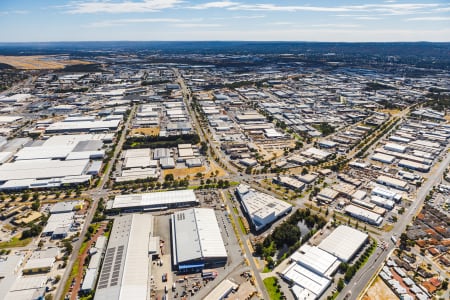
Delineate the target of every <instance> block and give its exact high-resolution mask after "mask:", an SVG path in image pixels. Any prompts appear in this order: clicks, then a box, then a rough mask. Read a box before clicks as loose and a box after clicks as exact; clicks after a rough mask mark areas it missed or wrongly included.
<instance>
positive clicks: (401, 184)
mask: <svg viewBox="0 0 450 300" xmlns="http://www.w3.org/2000/svg"><path fill="white" fill-rule="evenodd" d="M376 181H377V183H379V184H382V185H385V186H390V187H393V188H395V189H399V190H402V191H408V190H409V186H408V183H407V182H406V181H403V180H400V179H397V178H392V177H388V176H384V175H380V176H378V178H377V180H376Z"/></svg>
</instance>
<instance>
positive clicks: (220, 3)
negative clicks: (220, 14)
mask: <svg viewBox="0 0 450 300" xmlns="http://www.w3.org/2000/svg"><path fill="white" fill-rule="evenodd" d="M239 4H240V3H239V2H232V1H216V2H206V3H201V4H197V5H193V6H189V7H188V8H192V9H209V8H227V7H230V6H236V5H239Z"/></svg>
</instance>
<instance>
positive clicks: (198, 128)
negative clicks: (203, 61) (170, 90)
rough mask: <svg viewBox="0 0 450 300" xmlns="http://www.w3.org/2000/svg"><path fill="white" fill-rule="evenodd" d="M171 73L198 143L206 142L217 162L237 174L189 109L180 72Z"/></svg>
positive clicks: (186, 89)
mask: <svg viewBox="0 0 450 300" xmlns="http://www.w3.org/2000/svg"><path fill="white" fill-rule="evenodd" d="M172 71H173V72H174V74H175V76H176V77H177V82H178V83H179V85H180V87H181V92H182V93H183V100H184V102H185V105H186V109H187V110H188V112H189V114H190V116H191V119H192V121H193V123H194V124H193V125H194V127H195V131H196V132H197V133H198V134H199V136H200V141H202V142H206V144H207V145H208V146H209V147H208V148H209V149H210V151H211V153H212V154H214V155H215V156H216V157H218V158H219V161H220V162H222V163H223V164H224V165H225V169H226V170H227V171H228V172H230V173H232V174H236V173H237V172H238V171H237V169H236V168H235V167H234V166H233V165H231V164H230V162H229V161H228V159H227V158H226V157H225V156H224V155H223V153H222V151H221V150H218V149H216V143H215V142H214V141H212V140H211V139H210V136H209V135H208V134H207V133H205V131H204V130H203V127H202V126H201V124H200V121H199V120H198V118H197V113H196V112H195V110H193V109H192V108H191V103H192V94H191V91H190V90H189V88H188V87H187V86H186V83H185V82H184V79H183V77H182V76H181V74H180V72H179V71H178V69H176V68H173V69H172Z"/></svg>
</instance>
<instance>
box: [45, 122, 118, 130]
mask: <svg viewBox="0 0 450 300" xmlns="http://www.w3.org/2000/svg"><path fill="white" fill-rule="evenodd" d="M120 122H121V120H110V121H103V120H96V121H84V122H64V121H61V122H55V123H53V124H51V125H50V126H48V127H47V128H46V129H45V133H66V132H94V131H101V132H104V131H109V130H111V131H116V130H117V128H118V127H119V125H120Z"/></svg>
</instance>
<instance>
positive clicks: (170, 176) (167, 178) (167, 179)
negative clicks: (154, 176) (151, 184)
mask: <svg viewBox="0 0 450 300" xmlns="http://www.w3.org/2000/svg"><path fill="white" fill-rule="evenodd" d="M164 180H165V181H173V180H174V177H173V174H167V175H166V176H164Z"/></svg>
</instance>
